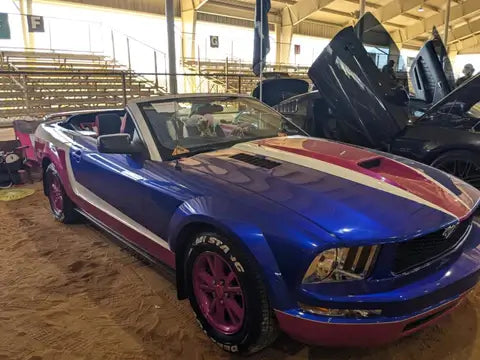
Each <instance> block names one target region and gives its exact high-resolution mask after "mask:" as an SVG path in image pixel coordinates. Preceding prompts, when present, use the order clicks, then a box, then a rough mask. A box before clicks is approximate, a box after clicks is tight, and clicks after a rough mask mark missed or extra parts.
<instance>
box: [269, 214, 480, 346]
mask: <svg viewBox="0 0 480 360" xmlns="http://www.w3.org/2000/svg"><path fill="white" fill-rule="evenodd" d="M452 260H453V261H451V262H447V263H442V259H441V260H439V261H440V264H438V266H437V267H436V268H435V270H434V271H431V270H430V271H425V270H423V269H420V270H419V271H418V274H416V275H415V276H412V277H410V278H409V279H408V280H409V281H404V282H403V283H400V284H399V286H396V287H390V288H387V289H385V288H383V287H381V285H378V282H377V287H376V288H375V287H374V286H371V287H370V288H368V290H370V291H365V292H363V293H361V292H357V293H356V292H355V291H352V285H354V283H355V282H345V283H339V284H338V286H337V288H335V290H338V288H340V290H341V291H338V292H334V291H333V290H332V287H331V286H330V285H328V284H327V285H312V286H308V287H307V286H305V287H302V288H301V292H300V295H299V297H298V300H297V301H298V302H299V303H302V304H305V305H306V306H308V307H310V308H315V307H318V308H323V309H359V310H376V309H379V310H381V315H371V316H369V317H366V318H355V317H340V316H327V315H319V314H314V313H310V312H307V311H304V310H302V309H301V308H300V307H297V306H298V304H296V306H292V307H290V308H287V309H277V310H276V316H277V319H278V322H279V325H280V328H281V329H282V330H283V331H284V332H285V333H287V334H289V335H290V336H291V337H292V338H295V339H297V340H299V341H302V342H304V343H308V344H315V345H326V346H372V345H381V344H385V343H388V342H391V341H394V340H396V339H398V338H401V337H403V336H406V335H409V334H411V333H413V332H416V331H418V330H420V329H422V328H424V327H426V326H429V325H431V324H433V323H434V322H436V321H438V320H439V319H440V318H441V317H442V316H444V315H446V314H447V313H449V312H450V311H452V310H453V309H454V308H455V307H456V306H457V305H458V304H459V302H460V301H461V299H462V298H463V297H464V296H465V294H466V293H467V292H468V291H469V290H471V289H472V288H473V287H474V286H475V285H476V284H477V283H478V282H479V279H480V224H479V223H477V221H475V222H474V227H473V229H472V231H471V233H470V236H469V240H468V241H466V242H465V243H464V246H463V248H462V250H461V252H460V254H458V256H456V257H454V258H453V259H452ZM372 283H374V281H372ZM333 285H335V284H333ZM329 290H330V291H329ZM375 290H376V291H375Z"/></svg>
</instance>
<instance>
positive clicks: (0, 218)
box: [0, 184, 480, 360]
mask: <svg viewBox="0 0 480 360" xmlns="http://www.w3.org/2000/svg"><path fill="white" fill-rule="evenodd" d="M35 189H36V190H37V192H36V193H35V194H34V195H33V196H30V197H28V198H25V199H22V200H17V201H12V202H0V241H1V245H0V286H1V287H0V359H29V360H41V359H69V360H76V359H89V360H90V359H135V360H137V359H139V360H140V359H176V360H178V359H232V358H233V359H235V358H237V357H236V356H230V355H228V354H226V353H224V352H223V351H222V350H220V349H219V348H217V347H216V346H215V345H214V344H212V343H211V342H210V340H208V339H207V338H206V337H205V335H204V334H203V332H202V331H200V330H199V328H198V326H197V324H196V322H195V320H194V316H193V314H192V311H191V310H190V307H189V304H188V301H177V300H176V297H175V296H176V294H175V286H174V284H173V283H172V282H171V280H169V277H168V276H166V274H162V272H158V271H156V270H154V269H152V268H151V267H150V266H148V265H145V264H144V263H142V262H141V261H139V260H137V259H136V258H135V257H134V256H132V255H131V253H129V252H127V251H125V250H122V249H121V248H120V247H119V246H118V245H117V244H116V243H114V242H112V239H111V238H110V237H109V236H108V235H106V234H104V233H103V232H102V231H100V230H97V229H96V228H94V227H93V226H91V225H89V224H80V225H74V226H66V225H62V224H60V223H57V222H55V221H54V220H53V218H52V217H51V216H50V213H49V209H48V203H47V200H46V199H45V198H44V197H43V195H42V193H41V187H40V185H39V184H37V185H35ZM479 304H480V287H477V289H476V290H475V291H474V292H473V293H471V294H470V295H469V296H468V298H467V300H466V301H465V302H464V303H463V305H461V306H460V307H459V308H458V309H457V310H456V311H455V312H454V314H453V315H450V316H449V317H447V318H445V319H443V320H442V321H441V322H440V323H439V324H438V325H436V326H434V327H431V328H429V329H426V330H424V331H421V332H420V333H418V334H416V335H413V336H411V337H409V338H406V339H403V340H401V341H399V342H397V343H394V344H392V345H390V346H386V347H382V348H376V349H325V348H310V347H307V346H303V345H301V344H299V343H296V342H294V341H292V340H290V339H288V338H287V337H285V336H281V337H280V339H279V340H278V341H277V342H276V343H275V344H274V345H273V346H272V347H270V348H269V349H267V350H265V351H263V352H261V353H259V354H257V355H254V356H251V357H249V359H253V360H258V359H275V360H277V359H278V360H283V359H285V360H286V359H309V360H327V359H340V360H344V359H395V360H401V359H416V360H420V359H422V360H423V359H432V360H433V359H435V360H439V359H480V335H479V334H478V332H477V327H478V325H477V324H478V322H479V316H480V313H479V311H478V310H477V309H478V306H479Z"/></svg>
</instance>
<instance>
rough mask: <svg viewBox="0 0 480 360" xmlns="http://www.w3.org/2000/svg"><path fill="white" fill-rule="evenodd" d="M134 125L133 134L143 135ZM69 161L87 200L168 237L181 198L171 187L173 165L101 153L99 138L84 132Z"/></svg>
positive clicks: (144, 158)
mask: <svg viewBox="0 0 480 360" xmlns="http://www.w3.org/2000/svg"><path fill="white" fill-rule="evenodd" d="M132 119H133V118H130V120H131V121H133V120H132ZM132 125H135V123H133V124H132ZM134 127H135V130H134V131H135V132H136V133H135V135H134V136H140V134H139V133H138V132H139V130H138V127H137V126H136V125H135V126H134ZM70 162H71V166H72V171H73V174H74V177H75V180H76V182H77V183H78V185H79V189H80V191H81V192H82V194H81V195H82V197H83V198H84V199H85V200H87V201H88V202H91V204H92V205H93V206H95V207H97V208H99V209H100V210H102V211H103V212H105V213H107V214H109V215H114V217H121V220H122V221H123V222H128V223H129V224H130V225H133V226H134V225H135V223H137V224H140V225H142V226H144V227H145V228H147V229H148V230H150V231H151V232H153V233H154V234H157V235H158V236H160V237H162V238H165V237H166V231H167V226H168V223H169V221H170V218H171V216H172V214H173V212H174V211H175V209H176V208H177V207H178V205H179V204H180V203H181V201H182V199H180V198H179V197H178V196H176V195H175V191H172V188H173V189H174V188H175V184H174V182H175V180H174V175H175V174H174V169H173V167H171V166H168V165H167V164H162V163H159V162H155V161H151V160H150V159H149V158H148V156H147V157H145V156H141V155H127V154H105V153H100V152H99V151H98V149H97V143H96V139H94V138H91V137H87V136H81V135H78V136H77V139H76V143H75V145H74V146H73V147H72V149H71V152H70ZM180 197H181V196H180Z"/></svg>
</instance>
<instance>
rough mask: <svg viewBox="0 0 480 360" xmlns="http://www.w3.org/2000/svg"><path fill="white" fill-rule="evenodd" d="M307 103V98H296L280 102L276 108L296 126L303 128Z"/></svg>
mask: <svg viewBox="0 0 480 360" xmlns="http://www.w3.org/2000/svg"><path fill="white" fill-rule="evenodd" d="M308 104H309V102H308V99H296V100H292V101H290V102H287V103H284V104H282V105H281V106H279V108H278V110H279V111H280V113H282V114H283V115H285V116H286V117H287V118H289V119H290V120H292V121H293V122H294V123H295V124H296V125H297V126H299V127H301V128H302V129H305V125H306V121H307V116H308Z"/></svg>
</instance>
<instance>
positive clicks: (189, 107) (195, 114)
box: [139, 96, 303, 159]
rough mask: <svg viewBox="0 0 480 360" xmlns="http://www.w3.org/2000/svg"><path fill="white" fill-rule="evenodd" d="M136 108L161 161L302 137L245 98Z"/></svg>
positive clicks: (154, 103)
mask: <svg viewBox="0 0 480 360" xmlns="http://www.w3.org/2000/svg"><path fill="white" fill-rule="evenodd" d="M139 107H140V110H141V111H142V113H143V116H144V117H145V119H146V121H147V123H148V125H149V127H150V129H151V131H152V133H153V135H154V138H155V140H156V142H157V146H158V148H159V150H160V153H161V156H162V158H163V159H175V158H177V157H180V156H188V155H191V154H195V153H199V152H204V151H210V150H215V149H221V148H225V147H229V146H232V145H233V144H235V143H239V142H245V141H250V140H254V139H260V138H268V137H276V136H279V135H285V134H287V133H288V134H298V133H302V131H301V130H300V129H298V128H297V127H296V126H295V125H294V124H293V123H291V122H289V121H288V120H287V119H286V118H284V117H283V116H282V115H281V114H279V113H278V112H276V111H274V110H273V109H272V108H270V107H268V106H266V105H264V104H262V103H261V102H259V101H257V100H255V99H251V98H246V97H235V96H229V97H218V96H217V97H215V96H206V97H191V98H183V99H182V98H180V99H174V100H171V99H170V100H167V101H151V102H145V103H141V104H140V105H139ZM302 134H303V133H302Z"/></svg>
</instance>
